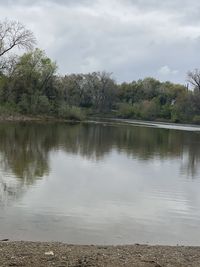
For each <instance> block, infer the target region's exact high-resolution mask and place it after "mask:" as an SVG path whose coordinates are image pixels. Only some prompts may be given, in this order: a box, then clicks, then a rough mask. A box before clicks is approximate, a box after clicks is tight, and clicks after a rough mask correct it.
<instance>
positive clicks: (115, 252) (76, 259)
mask: <svg viewBox="0 0 200 267" xmlns="http://www.w3.org/2000/svg"><path fill="white" fill-rule="evenodd" d="M0 266H1V267H4V266H28V267H32V266H33V267H43V266H44V267H46V266H47V267H48V266H57V267H65V266H68V267H69V266H70V267H84V266H90V267H91V266H109V267H117V266H131V267H136V266H137V267H172V266H173V267H182V266H185V267H190V266H200V247H182V246H176V247H168V246H147V245H130V246H78V245H67V244H62V243H40V242H0Z"/></svg>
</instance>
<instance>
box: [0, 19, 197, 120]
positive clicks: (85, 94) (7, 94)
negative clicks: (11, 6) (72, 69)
mask: <svg viewBox="0 0 200 267" xmlns="http://www.w3.org/2000/svg"><path fill="white" fill-rule="evenodd" d="M35 45H36V40H35V37H34V34H33V33H32V32H31V31H30V30H27V29H26V27H25V26H24V25H23V24H21V23H19V22H16V21H8V20H5V21H2V22H0V114H1V115H2V114H3V115H12V114H25V115H33V116H34V115H48V116H54V117H58V118H66V119H74V120H82V119H84V118H85V116H92V115H97V116H100V115H101V116H112V117H119V118H130V119H145V120H165V121H172V122H190V123H200V71H199V70H198V69H196V70H194V71H190V72H188V75H187V76H188V82H189V83H190V84H191V85H192V87H193V90H189V89H188V86H184V85H181V84H174V83H171V82H169V81H167V82H160V81H158V80H156V79H154V78H151V77H148V78H145V79H140V80H138V81H132V82H129V83H127V82H124V83H121V84H118V83H116V81H115V80H114V79H113V78H112V74H111V73H107V72H93V73H88V74H69V75H62V76H61V75H58V74H57V65H56V63H55V62H53V61H52V60H51V59H50V58H49V57H47V55H46V54H45V52H44V51H42V50H40V49H38V48H34V47H35ZM16 48H17V49H25V50H26V51H25V53H24V54H22V55H16V54H13V53H12V52H13V51H16Z"/></svg>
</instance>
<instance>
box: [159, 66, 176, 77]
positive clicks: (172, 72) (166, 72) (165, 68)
mask: <svg viewBox="0 0 200 267" xmlns="http://www.w3.org/2000/svg"><path fill="white" fill-rule="evenodd" d="M177 73H178V70H172V69H170V67H169V66H167V65H166V66H163V67H161V68H160V69H159V70H158V74H160V75H162V76H169V75H175V74H177Z"/></svg>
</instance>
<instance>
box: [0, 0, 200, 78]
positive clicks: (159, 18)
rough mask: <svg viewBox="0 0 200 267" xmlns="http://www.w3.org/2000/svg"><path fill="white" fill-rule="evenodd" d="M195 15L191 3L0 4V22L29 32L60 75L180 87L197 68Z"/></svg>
mask: <svg viewBox="0 0 200 267" xmlns="http://www.w3.org/2000/svg"><path fill="white" fill-rule="evenodd" d="M199 12H200V2H199V1H197V0H190V1H188V0H167V1H160V0H110V1H106V0H76V1H74V0H65V1H64V0H57V1H53V0H43V1H42V0H35V1H30V0H18V1H17V0H15V1H14V0H10V1H0V16H1V18H4V17H7V18H8V19H17V20H19V21H21V22H23V23H25V24H26V25H27V27H29V28H30V29H32V30H33V32H34V33H35V35H36V37H37V39H38V46H39V47H41V48H42V49H44V50H45V51H46V52H47V54H48V55H49V56H50V57H51V58H52V59H54V60H56V61H57V63H58V65H59V67H60V69H59V71H60V73H71V72H89V71H97V70H106V71H109V72H113V73H114V74H113V76H114V77H115V78H116V79H117V80H118V81H123V80H127V81H131V80H133V79H139V78H143V77H145V76H154V77H157V78H160V79H168V80H171V81H175V82H182V83H184V82H185V76H186V72H187V71H188V70H189V69H194V68H196V67H198V64H199V62H198V56H197V51H199V48H200V17H199ZM163 67H165V69H162V68H163ZM167 69H168V72H167V71H166V70H167ZM160 70H165V71H166V73H167V75H163V72H162V71H160Z"/></svg>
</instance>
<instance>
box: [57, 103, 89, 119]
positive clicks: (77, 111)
mask: <svg viewBox="0 0 200 267" xmlns="http://www.w3.org/2000/svg"><path fill="white" fill-rule="evenodd" d="M58 117H59V118H63V119H67V120H75V121H82V120H84V119H85V114H84V112H83V110H82V109H81V108H79V107H75V106H71V107H70V106H68V105H66V104H64V103H63V104H62V105H61V106H60V107H59V108H58Z"/></svg>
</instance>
